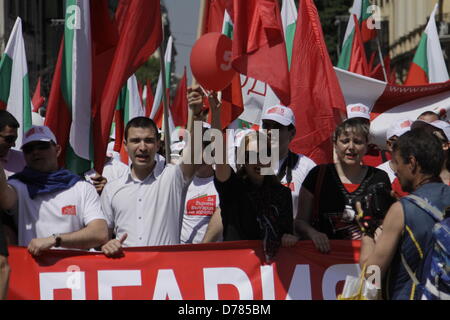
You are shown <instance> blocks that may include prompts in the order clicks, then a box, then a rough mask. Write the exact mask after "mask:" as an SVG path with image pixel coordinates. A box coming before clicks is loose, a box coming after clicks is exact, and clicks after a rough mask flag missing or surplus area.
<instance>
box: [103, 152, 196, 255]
mask: <svg viewBox="0 0 450 320" xmlns="http://www.w3.org/2000/svg"><path fill="white" fill-rule="evenodd" d="M189 182H190V181H185V179H184V176H183V172H182V170H181V166H180V165H170V164H169V165H168V166H166V167H164V162H162V161H158V162H157V164H156V166H155V169H154V170H153V172H152V173H151V174H150V175H149V176H148V177H147V178H146V179H145V180H144V181H139V180H137V179H134V178H133V177H132V175H131V169H129V171H128V174H126V175H124V176H122V177H120V178H119V179H117V180H115V181H112V182H110V183H108V184H106V186H105V189H103V192H102V196H101V202H102V208H103V211H104V213H105V216H106V219H107V221H108V227H109V228H110V229H113V230H114V233H115V234H116V238H117V239H120V238H121V237H122V235H123V234H124V233H127V234H128V237H127V239H126V240H125V242H124V243H123V246H124V247H142V246H160V245H175V244H179V243H180V228H181V221H182V220H181V219H182V203H184V197H185V195H186V190H187V186H188V184H189Z"/></svg>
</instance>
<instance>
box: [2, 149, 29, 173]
mask: <svg viewBox="0 0 450 320" xmlns="http://www.w3.org/2000/svg"><path fill="white" fill-rule="evenodd" d="M0 161H1V162H2V165H3V168H4V169H5V174H6V177H7V178H9V177H10V176H12V175H13V174H16V173H18V172H20V171H22V170H23V168H25V165H26V163H25V158H24V157H23V153H22V152H21V151H17V150H14V149H10V150H9V152H8V154H7V155H6V157H5V158H1V159H0Z"/></svg>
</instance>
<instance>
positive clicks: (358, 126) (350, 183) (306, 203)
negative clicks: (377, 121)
mask: <svg viewBox="0 0 450 320" xmlns="http://www.w3.org/2000/svg"><path fill="white" fill-rule="evenodd" d="M333 141H334V149H335V151H336V158H337V160H336V163H330V164H324V165H319V166H317V167H315V168H314V169H312V170H311V171H310V172H309V174H308V176H307V177H306V179H305V181H304V182H303V185H302V188H301V190H300V201H299V204H301V205H300V206H299V213H298V215H297V217H296V219H295V230H296V231H297V233H298V234H299V235H300V236H301V237H302V238H303V239H310V240H312V241H313V242H314V245H315V246H316V248H317V249H318V250H319V251H321V252H322V253H327V252H329V251H330V249H331V247H330V242H329V239H337V240H358V239H361V236H362V231H361V228H360V226H359V224H358V223H357V221H356V219H355V218H356V213H355V204H356V201H360V200H361V199H363V198H364V197H365V196H367V195H368V194H369V190H371V188H372V187H371V186H381V190H382V191H383V192H384V193H383V194H385V195H387V198H388V201H384V202H386V203H384V202H383V204H384V205H385V206H384V207H388V206H389V205H390V204H392V201H393V199H391V198H390V196H389V193H390V189H391V184H390V180H389V177H388V175H387V174H386V173H385V172H384V171H382V170H380V169H376V168H374V167H370V166H365V165H363V164H362V158H363V156H364V155H365V154H366V152H367V146H368V142H369V126H368V125H367V124H366V123H363V122H362V121H360V120H359V119H358V118H351V119H348V120H346V121H344V122H343V123H342V124H340V125H339V126H338V127H337V128H336V130H335V132H334V137H333ZM376 190H377V192H378V190H380V188H378V189H376ZM370 193H371V194H372V191H370ZM377 194H378V193H377ZM379 199H382V198H381V197H379ZM383 199H384V198H383ZM372 221H376V220H375V219H373V220H372Z"/></svg>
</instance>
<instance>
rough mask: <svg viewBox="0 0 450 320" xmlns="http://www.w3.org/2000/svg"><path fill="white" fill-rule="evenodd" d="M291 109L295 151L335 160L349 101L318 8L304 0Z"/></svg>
mask: <svg viewBox="0 0 450 320" xmlns="http://www.w3.org/2000/svg"><path fill="white" fill-rule="evenodd" d="M291 92H292V103H291V108H292V110H293V111H294V114H295V118H296V120H297V123H296V127H297V135H296V137H295V138H294V140H293V142H292V150H293V151H295V152H298V153H301V154H304V155H306V156H308V157H310V158H312V159H313V160H314V161H315V162H316V163H318V164H321V163H330V162H331V161H332V160H333V156H332V154H333V146H332V139H331V137H332V134H333V132H334V130H335V128H336V125H337V124H339V123H341V122H342V119H343V118H344V115H345V101H344V97H343V94H342V91H341V87H340V85H339V82H338V79H337V76H336V73H335V71H334V69H333V65H332V63H331V60H330V56H329V55H328V50H327V47H326V45H325V40H324V37H323V32H322V27H321V24H320V19H319V14H318V13H317V8H316V6H315V5H314V2H313V1H312V0H303V1H300V6H299V13H298V21H297V29H296V32H295V39H294V48H293V54H292V65H291Z"/></svg>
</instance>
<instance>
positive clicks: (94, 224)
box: [0, 126, 108, 256]
mask: <svg viewBox="0 0 450 320" xmlns="http://www.w3.org/2000/svg"><path fill="white" fill-rule="evenodd" d="M22 151H23V153H24V156H25V161H26V164H27V167H26V168H25V169H24V170H23V171H21V172H19V173H18V174H15V175H14V176H12V177H11V178H10V179H9V181H8V182H7V181H6V176H5V174H4V171H3V168H0V209H2V210H10V209H12V208H14V207H16V208H17V214H18V229H19V245H20V246H28V251H29V252H30V253H31V254H33V255H35V256H37V255H40V254H41V253H42V252H44V251H46V250H48V249H51V248H53V247H55V248H57V247H64V248H73V249H90V248H96V247H99V246H101V245H102V244H104V243H105V242H106V241H107V239H108V230H107V225H106V221H105V218H104V216H103V213H102V210H101V206H100V202H99V198H98V195H97V193H96V191H95V188H94V187H93V186H92V185H90V184H89V183H88V182H86V181H82V180H81V178H80V177H79V176H77V175H74V174H72V173H71V172H70V171H68V170H58V155H59V154H60V153H61V146H59V145H58V144H57V142H56V138H55V136H54V134H53V133H52V132H51V130H50V129H49V128H48V127H44V126H33V127H32V128H31V129H30V130H28V132H26V133H25V136H24V140H23V144H22Z"/></svg>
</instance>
